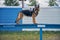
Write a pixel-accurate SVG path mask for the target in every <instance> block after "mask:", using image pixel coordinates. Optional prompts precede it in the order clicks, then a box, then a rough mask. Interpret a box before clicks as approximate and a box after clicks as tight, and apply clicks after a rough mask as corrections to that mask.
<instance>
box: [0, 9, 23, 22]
mask: <svg viewBox="0 0 60 40" xmlns="http://www.w3.org/2000/svg"><path fill="white" fill-rule="evenodd" d="M21 10H22V8H0V23H14V22H15V20H16V18H17V15H18V13H19V12H20V11H21ZM21 22H22V20H20V23H21Z"/></svg>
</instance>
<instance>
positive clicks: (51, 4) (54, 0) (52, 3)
mask: <svg viewBox="0 0 60 40" xmlns="http://www.w3.org/2000/svg"><path fill="white" fill-rule="evenodd" d="M54 5H56V6H58V4H57V3H56V0H50V1H49V6H54Z"/></svg>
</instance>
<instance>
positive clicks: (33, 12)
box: [15, 5, 39, 24]
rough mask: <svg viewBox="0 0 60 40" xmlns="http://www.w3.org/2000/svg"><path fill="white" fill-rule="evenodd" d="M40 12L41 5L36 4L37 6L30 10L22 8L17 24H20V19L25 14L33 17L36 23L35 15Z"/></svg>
mask: <svg viewBox="0 0 60 40" xmlns="http://www.w3.org/2000/svg"><path fill="white" fill-rule="evenodd" d="M38 12H39V5H35V8H34V9H33V11H30V10H22V11H21V12H19V14H18V17H17V19H16V21H15V22H16V23H17V24H19V20H20V19H22V18H23V15H26V16H30V17H32V19H33V20H32V21H33V23H34V24H36V20H35V17H36V16H37V15H38Z"/></svg>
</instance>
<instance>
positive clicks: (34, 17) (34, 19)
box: [32, 14, 36, 24]
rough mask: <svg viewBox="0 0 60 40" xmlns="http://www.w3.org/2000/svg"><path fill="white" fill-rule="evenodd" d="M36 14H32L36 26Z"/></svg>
mask: <svg viewBox="0 0 60 40" xmlns="http://www.w3.org/2000/svg"><path fill="white" fill-rule="evenodd" d="M35 16H36V15H35V14H32V20H33V23H34V24H36V19H35Z"/></svg>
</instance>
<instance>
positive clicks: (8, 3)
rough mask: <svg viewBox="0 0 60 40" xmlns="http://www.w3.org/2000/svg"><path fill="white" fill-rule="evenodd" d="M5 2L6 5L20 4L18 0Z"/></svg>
mask: <svg viewBox="0 0 60 40" xmlns="http://www.w3.org/2000/svg"><path fill="white" fill-rule="evenodd" d="M4 4H5V5H6V6H18V5H19V3H18V1H17V0H5V3H4Z"/></svg>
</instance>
